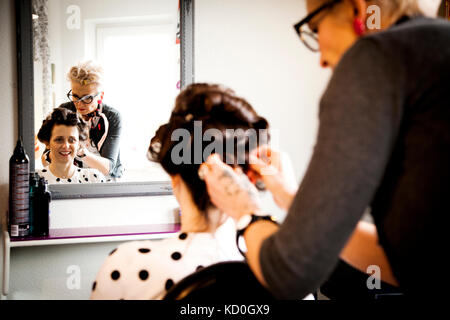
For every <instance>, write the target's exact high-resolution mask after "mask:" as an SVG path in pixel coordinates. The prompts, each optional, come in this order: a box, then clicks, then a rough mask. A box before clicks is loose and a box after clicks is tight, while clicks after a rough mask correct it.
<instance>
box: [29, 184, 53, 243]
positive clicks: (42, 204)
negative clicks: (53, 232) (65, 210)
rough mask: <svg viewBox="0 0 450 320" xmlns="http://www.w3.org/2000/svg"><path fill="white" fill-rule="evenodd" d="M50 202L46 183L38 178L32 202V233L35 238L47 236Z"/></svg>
mask: <svg viewBox="0 0 450 320" xmlns="http://www.w3.org/2000/svg"><path fill="white" fill-rule="evenodd" d="M51 200H52V197H51V194H50V192H49V191H48V184H47V181H46V180H45V179H44V178H42V177H40V178H39V182H38V188H37V190H36V192H35V194H34V201H33V213H34V219H33V220H34V226H33V231H34V235H35V236H37V237H46V236H48V234H49V225H50V201H51Z"/></svg>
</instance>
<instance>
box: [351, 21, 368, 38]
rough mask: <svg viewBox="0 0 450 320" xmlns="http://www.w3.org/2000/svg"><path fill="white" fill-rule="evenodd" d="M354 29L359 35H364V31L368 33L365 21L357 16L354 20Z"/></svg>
mask: <svg viewBox="0 0 450 320" xmlns="http://www.w3.org/2000/svg"><path fill="white" fill-rule="evenodd" d="M353 29H354V30H355V33H356V34H357V35H358V36H362V35H363V34H364V33H366V26H365V25H364V22H362V20H361V19H359V18H355V20H353Z"/></svg>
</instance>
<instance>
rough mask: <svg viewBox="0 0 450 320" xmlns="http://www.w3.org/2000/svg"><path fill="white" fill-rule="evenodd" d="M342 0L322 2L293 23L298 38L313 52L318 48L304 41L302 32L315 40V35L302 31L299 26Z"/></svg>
mask: <svg viewBox="0 0 450 320" xmlns="http://www.w3.org/2000/svg"><path fill="white" fill-rule="evenodd" d="M341 1H342V0H331V1H329V2H327V3H324V4H323V5H321V6H320V7H319V8H317V9H316V10H314V11H313V12H311V13H310V14H308V15H307V16H306V17H305V18H304V19H302V20H301V21H300V22H298V23H296V24H295V25H294V29H295V32H297V34H298V36H299V37H300V40H301V41H302V42H303V44H304V45H305V46H306V47H307V48H308V49H309V50H311V51H313V52H318V51H319V50H318V49H315V48H313V47H311V46H310V45H309V44H308V42H306V41H305V39H304V37H303V33H305V34H308V35H309V36H310V37H312V38H313V39H314V40H316V41H317V35H316V34H315V33H314V32H308V31H302V30H301V28H302V27H303V25H305V24H306V23H309V22H310V21H311V19H312V18H314V17H315V16H316V15H317V14H319V13H320V12H322V11H323V10H325V9H328V8H331V7H332V6H334V5H335V4H336V3H338V2H341Z"/></svg>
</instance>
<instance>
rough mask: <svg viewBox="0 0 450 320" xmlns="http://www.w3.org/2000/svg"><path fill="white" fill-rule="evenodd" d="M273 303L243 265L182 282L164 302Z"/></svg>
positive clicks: (212, 269)
mask: <svg viewBox="0 0 450 320" xmlns="http://www.w3.org/2000/svg"><path fill="white" fill-rule="evenodd" d="M230 299H232V300H239V301H272V300H275V298H274V297H273V296H272V295H271V294H270V292H269V291H268V290H267V289H266V288H264V287H263V286H262V285H261V284H260V283H259V281H258V280H257V279H256V277H255V276H254V275H253V272H252V271H251V270H250V268H249V266H248V265H247V264H246V263H244V262H242V261H231V262H219V263H216V264H213V265H211V266H208V267H206V268H203V269H201V270H199V271H197V272H195V273H193V274H191V275H189V276H187V277H185V278H184V279H182V280H181V281H179V282H178V283H177V284H176V285H174V286H173V287H172V288H171V289H170V290H169V291H168V292H167V293H166V295H165V296H164V298H163V300H190V301H202V302H205V301H228V300H230Z"/></svg>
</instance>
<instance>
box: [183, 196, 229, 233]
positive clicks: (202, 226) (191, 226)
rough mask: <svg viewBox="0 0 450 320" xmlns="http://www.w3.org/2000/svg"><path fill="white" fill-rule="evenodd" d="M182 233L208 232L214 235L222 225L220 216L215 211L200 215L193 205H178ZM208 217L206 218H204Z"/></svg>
mask: <svg viewBox="0 0 450 320" xmlns="http://www.w3.org/2000/svg"><path fill="white" fill-rule="evenodd" d="M180 209H181V231H182V232H210V233H214V232H215V231H216V229H217V228H218V227H219V226H220V225H221V224H222V223H223V221H222V219H221V218H222V215H221V214H220V212H219V211H218V210H217V209H210V210H208V212H207V213H206V214H204V213H202V212H201V211H200V210H199V209H198V208H197V206H195V205H191V204H190V205H186V204H181V203H180ZM206 217H208V218H206Z"/></svg>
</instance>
